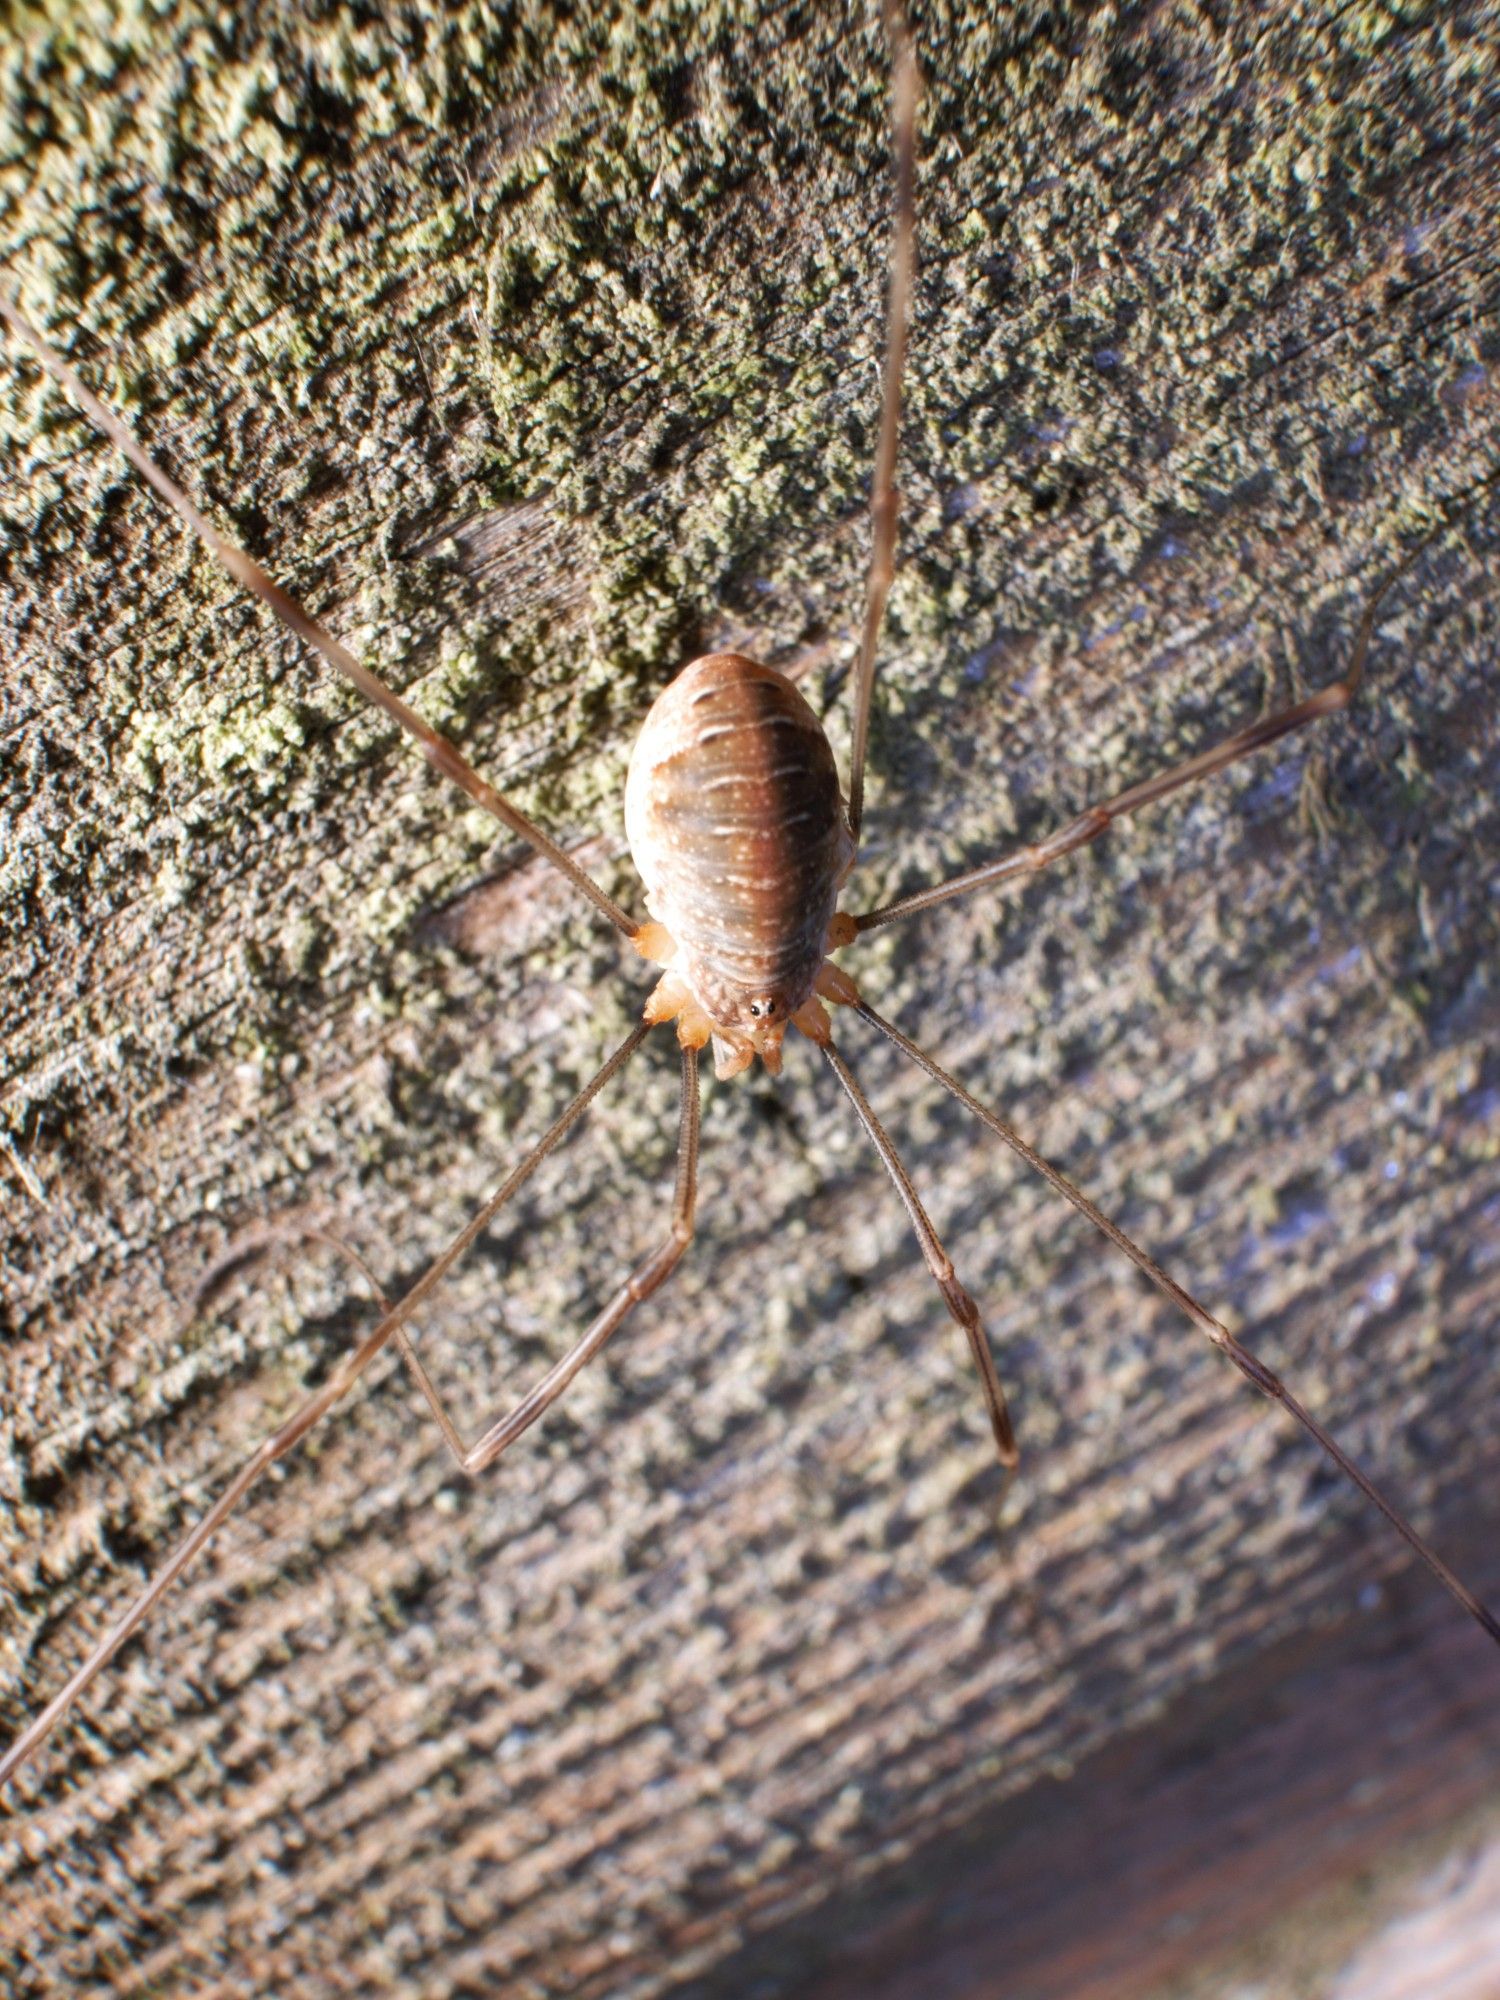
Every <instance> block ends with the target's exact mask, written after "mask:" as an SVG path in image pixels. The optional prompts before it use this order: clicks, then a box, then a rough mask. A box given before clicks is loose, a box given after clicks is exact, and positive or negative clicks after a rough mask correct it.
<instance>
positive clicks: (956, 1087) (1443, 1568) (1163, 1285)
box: [855, 1001, 1500, 1645]
mask: <svg viewBox="0 0 1500 2000" xmlns="http://www.w3.org/2000/svg"><path fill="white" fill-rule="evenodd" d="M855 1011H856V1012H857V1013H858V1014H860V1015H861V1016H862V1017H863V1018H864V1019H865V1020H866V1021H868V1022H869V1023H870V1025H871V1026H872V1027H875V1028H878V1029H879V1030H880V1032H881V1034H883V1035H884V1036H885V1037H886V1039H887V1041H890V1042H893V1043H894V1044H895V1045H896V1047H897V1048H898V1049H900V1050H901V1052H902V1054H903V1055H906V1056H909V1057H910V1058H911V1060H912V1061H913V1062H914V1063H916V1065H917V1066H918V1068H919V1069H924V1070H926V1072H927V1074H928V1075H929V1076H930V1077H931V1078H932V1079H933V1081H934V1082H935V1083H940V1084H941V1085H942V1086H943V1088H944V1090H946V1091H948V1092H949V1093H950V1095H952V1096H953V1097H956V1098H957V1099H958V1101H959V1103H960V1104H962V1105H964V1106H965V1107H966V1108H967V1109H968V1110H970V1111H972V1112H973V1114H974V1116H975V1117H976V1118H977V1119H979V1121H980V1122H981V1124H984V1125H987V1126H988V1127H989V1129H990V1130H991V1131H992V1132H993V1133H994V1134H995V1136H996V1137H997V1138H998V1139H1001V1140H1003V1141H1004V1142H1005V1144H1006V1145H1007V1146H1009V1148H1010V1150H1011V1151H1012V1152H1013V1153H1014V1154H1016V1155H1017V1157H1018V1158H1019V1159H1022V1160H1024V1161H1025V1162H1026V1164H1027V1166H1028V1167H1031V1168H1033V1169H1034V1170H1035V1171H1036V1172H1037V1173H1039V1174H1040V1175H1041V1176H1042V1179H1043V1180H1045V1181H1046V1182H1047V1183H1048V1184H1049V1186H1051V1187H1053V1188H1055V1189H1056V1191H1057V1192H1058V1193H1059V1194H1060V1195H1061V1196H1062V1197H1063V1199H1064V1200H1065V1201H1068V1202H1071V1203H1072V1205H1073V1207H1074V1208H1076V1209H1077V1210H1078V1212H1079V1214H1080V1215H1084V1216H1087V1217H1088V1219H1089V1221H1090V1222H1092V1223H1093V1225H1094V1227H1095V1228H1096V1229H1097V1230H1099V1231H1100V1232H1101V1233H1102V1234H1103V1235H1105V1236H1107V1237H1108V1238H1109V1240H1110V1242H1111V1243H1113V1244H1114V1246H1115V1248H1116V1249H1117V1250H1120V1251H1123V1253H1124V1254H1125V1256H1127V1257H1128V1258H1129V1259H1130V1261H1131V1263H1132V1264H1134V1265H1135V1266H1136V1268H1137V1270H1140V1271H1143V1272H1144V1273H1145V1275H1146V1276H1147V1277H1148V1278H1149V1279H1150V1280H1151V1282H1152V1284H1153V1285H1155V1287H1156V1289H1157V1290H1158V1291H1159V1292H1161V1293H1163V1294H1164V1295H1165V1296H1166V1297H1167V1298H1169V1299H1170V1300H1171V1301H1172V1303H1173V1305H1174V1306H1176V1307H1177V1308H1178V1310H1179V1311H1180V1312H1182V1313H1184V1314H1185V1315H1186V1317H1187V1318H1188V1319H1190V1320H1191V1321H1192V1323H1193V1325H1194V1326H1196V1327H1197V1329H1198V1331H1199V1332H1200V1333H1202V1334H1204V1335H1206V1336H1207V1338H1208V1339H1209V1340H1211V1341H1212V1342H1213V1344H1214V1346H1215V1347H1217V1348H1218V1350H1219V1352H1220V1353H1221V1354H1223V1355H1226V1356H1227V1357H1228V1358H1229V1360H1231V1361H1232V1362H1233V1363H1234V1365H1235V1367H1236V1368H1238V1369H1239V1371H1240V1373H1241V1374H1242V1375H1243V1376H1244V1377H1245V1378H1246V1380H1247V1381H1250V1382H1252V1383H1254V1385H1255V1387H1256V1388H1257V1389H1259V1390H1260V1391H1261V1393H1262V1394H1263V1395H1266V1396H1269V1397H1270V1399H1271V1400H1272V1402H1274V1403H1279V1404H1280V1405H1281V1407H1282V1408H1283V1409H1284V1410H1286V1411H1288V1412H1289V1413H1290V1414H1291V1415H1292V1416H1294V1417H1295V1418H1296V1419H1297V1422H1298V1423H1299V1424H1301V1426H1302V1428H1303V1430H1305V1431H1306V1432H1307V1434H1308V1436H1309V1437H1310V1438H1312V1439H1313V1440H1314V1441H1315V1442H1316V1443H1317V1444H1319V1445H1321V1446H1322V1448H1323V1450H1324V1451H1325V1452H1326V1453H1327V1454H1328V1456H1329V1458H1331V1459H1332V1461H1333V1463H1334V1464H1335V1465H1336V1466H1337V1467H1338V1469H1339V1471H1340V1472H1342V1473H1343V1474H1344V1476H1345V1478H1346V1479H1348V1480H1350V1481H1351V1482H1352V1484H1354V1485H1355V1486H1357V1487H1358V1488H1359V1490H1360V1492H1361V1493H1363V1494H1364V1496H1365V1498H1366V1499H1367V1500H1369V1501H1371V1502H1372V1503H1373V1504H1374V1505H1375V1506H1376V1507H1378V1508H1379V1509H1380V1511H1381V1513H1382V1514H1384V1516H1385V1518H1386V1519H1387V1520H1388V1521H1389V1522H1390V1524H1391V1526H1392V1527H1393V1528H1394V1529H1395V1530H1396V1533H1397V1534H1398V1535H1400V1537H1401V1538H1402V1540H1403V1541H1404V1542H1405V1543H1406V1544H1407V1546H1408V1547H1409V1548H1411V1549H1412V1550H1413V1551H1414V1552H1415V1553H1416V1554H1417V1555H1418V1556H1420V1557H1421V1559H1422V1561H1423V1562H1424V1563H1425V1564H1426V1565H1427V1567H1428V1569H1430V1570H1431V1572H1432V1574H1433V1575H1434V1576H1435V1577H1436V1578H1437V1580H1438V1582H1439V1583H1440V1584H1442V1586H1443V1588H1444V1589H1445V1590H1446V1591H1448V1593H1449V1594H1450V1595H1451V1596H1452V1597H1454V1598H1456V1599H1457V1601H1458V1602H1459V1603H1460V1604H1461V1605H1462V1606H1463V1608H1464V1610H1465V1611H1467V1612H1468V1614H1469V1616H1470V1617H1471V1618H1472V1619H1474V1620H1475V1622H1476V1623H1477V1624H1478V1625H1480V1626H1481V1627H1482V1628H1483V1629H1484V1631H1485V1632H1487V1633H1488V1634H1489V1636H1490V1638H1492V1639H1493V1640H1494V1641H1495V1642H1496V1644H1497V1645H1500V1620H1497V1619H1496V1617H1495V1616H1494V1614H1493V1613H1492V1612H1491V1611H1490V1610H1488V1609H1487V1608H1486V1606H1485V1605H1483V1604H1481V1603H1480V1601H1479V1599H1478V1598H1477V1597H1476V1596H1475V1595H1474V1593H1473V1591H1471V1590H1470V1589H1469V1587H1468V1585H1467V1584H1465V1583H1464V1582H1462V1581H1461V1579H1460V1578H1459V1577H1457V1576H1456V1575H1455V1574H1454V1572H1453V1571H1452V1570H1451V1569H1449V1567H1448V1565H1447V1564H1446V1563H1445V1562H1444V1561H1443V1559H1442V1557H1441V1556H1439V1555H1438V1554H1437V1553H1436V1552H1435V1551H1434V1550H1433V1549H1430V1548H1429V1547H1428V1545H1427V1543H1426V1542H1424V1541H1423V1539H1422V1537H1421V1536H1420V1535H1419V1534H1418V1533H1417V1531H1416V1529H1415V1528H1414V1527H1413V1526H1412V1525H1411V1523H1410V1522H1409V1521H1408V1520H1407V1518H1406V1516H1405V1515H1404V1514H1402V1513H1401V1512H1400V1511H1399V1509H1398V1508H1396V1507H1395V1506H1394V1505H1393V1504H1392V1503H1391V1502H1390V1501H1389V1500H1387V1499H1386V1497H1385V1495H1384V1494H1383V1493H1382V1492H1381V1491H1380V1488H1379V1487H1378V1486H1376V1484H1375V1483H1374V1481H1373V1480H1372V1479H1370V1478H1369V1477H1368V1476H1367V1475H1366V1474H1365V1473H1363V1472H1361V1471H1360V1469H1359V1467H1358V1466H1357V1465H1356V1464H1355V1463H1354V1461H1353V1460H1352V1459H1351V1458H1350V1457H1349V1456H1348V1455H1347V1453H1346V1452H1345V1451H1344V1450H1343V1448H1342V1446H1340V1445H1338V1444H1336V1443H1335V1442H1334V1440H1333V1438H1331V1437H1330V1436H1329V1434H1328V1432H1327V1431H1326V1430H1324V1428H1323V1426H1322V1425H1321V1424H1320V1423H1319V1422H1318V1420H1317V1418H1316V1417H1314V1416H1313V1415H1312V1413H1311V1412H1310V1411H1309V1410H1307V1409H1305V1408H1304V1407H1303V1405H1302V1404H1301V1403H1299V1402H1298V1400H1297V1398H1296V1397H1295V1396H1294V1395H1293V1394H1292V1392H1291V1391H1290V1390H1289V1389H1288V1388H1287V1386H1286V1384H1285V1383H1284V1382H1283V1381H1282V1380H1281V1378H1280V1377H1279V1376H1278V1375H1275V1374H1273V1373H1272V1371H1271V1370H1270V1369H1269V1368H1267V1367H1266V1365H1265V1363H1264V1362H1263V1361H1258V1360H1257V1359H1256V1357H1255V1356H1254V1355H1253V1354H1252V1353H1251V1352H1250V1351H1249V1349H1248V1348H1246V1347H1242V1346H1241V1345H1240V1343H1239V1341H1237V1340H1236V1339H1235V1337H1234V1335H1233V1334H1232V1333H1231V1332H1230V1331H1229V1328H1228V1327H1227V1326H1225V1324H1224V1322H1223V1321H1222V1320H1217V1319H1215V1318H1214V1316H1213V1314H1212V1313H1210V1312H1208V1311H1207V1310H1206V1309H1205V1308H1204V1307H1203V1306H1201V1305H1199V1303H1198V1301H1197V1300H1196V1299H1195V1298H1194V1297H1193V1296H1192V1294H1191V1293H1190V1292H1188V1291H1185V1290H1184V1289H1183V1287H1182V1286H1181V1285H1179V1284H1178V1283H1177V1281H1176V1279H1175V1278H1171V1277H1169V1276H1168V1275H1167V1273H1166V1272H1165V1271H1164V1270H1163V1269H1162V1267H1161V1265H1160V1264H1158V1263H1157V1262H1156V1259H1155V1258H1154V1257H1152V1256H1150V1255H1149V1254H1148V1253H1147V1252H1146V1251H1144V1250H1142V1249H1141V1248H1140V1246H1139V1245H1138V1244H1136V1243H1133V1242H1132V1241H1131V1239H1130V1238H1129V1237H1128V1236H1127V1235H1126V1234H1125V1232H1124V1230H1123V1229H1121V1228H1120V1226H1119V1224H1118V1223H1115V1222H1111V1221H1110V1219H1109V1217H1108V1216H1107V1215H1105V1214H1104V1212H1103V1211H1102V1210H1101V1209H1098V1208H1096V1207H1095V1206H1094V1204H1093V1202H1091V1201H1090V1200H1089V1198H1088V1196H1087V1195H1086V1194H1084V1193H1083V1192H1082V1191H1081V1190H1080V1189H1078V1188H1076V1187H1074V1185H1073V1183H1072V1182H1071V1181H1070V1180H1069V1179H1068V1178H1067V1176H1066V1175H1065V1174H1062V1173H1060V1172H1059V1171H1058V1169H1057V1168H1056V1167H1054V1166H1053V1165H1052V1164H1051V1162H1050V1161H1048V1160H1044V1159H1043V1158H1042V1156H1041V1154H1040V1153H1038V1152H1037V1151H1036V1150H1035V1148H1034V1147H1032V1146H1029V1145H1027V1143H1026V1141H1025V1140H1024V1139H1023V1138H1022V1137H1021V1135H1020V1134H1019V1132H1017V1131H1016V1130H1015V1128H1014V1127H1013V1126H1011V1125H1007V1124H1006V1122H1005V1120H1004V1119H1003V1118H1000V1117H997V1116H996V1114H995V1113H994V1112H993V1111H989V1110H986V1108H985V1106H984V1105H982V1104H980V1103H979V1102H978V1100H977V1099H975V1098H973V1097H971V1096H970V1095H969V1093H968V1091H967V1090H965V1089H964V1087H963V1085H962V1084H961V1083H960V1082H959V1081H958V1079H957V1078H956V1077H954V1076H950V1075H949V1073H948V1071H947V1070H945V1069H944V1068H943V1067H942V1065H941V1063H938V1062H935V1061H934V1060H933V1058H932V1057H931V1056H930V1055H928V1053H927V1051H926V1050H925V1049H923V1048H920V1047H919V1046H918V1045H917V1043H915V1042H914V1041H912V1039H911V1038H910V1036H908V1035H903V1034H902V1032H901V1030H900V1029H899V1028H898V1027H896V1026H895V1025H894V1023H893V1022H890V1021H887V1020H885V1019H884V1018H883V1017H882V1016H881V1015H879V1014H877V1013H876V1012H875V1009H874V1008H873V1007H868V1006H866V1005H865V1004H864V1002H863V1001H861V1002H860V1003H859V1004H858V1005H857V1007H856V1009H855Z"/></svg>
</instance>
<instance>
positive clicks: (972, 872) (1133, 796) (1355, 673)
mask: <svg viewBox="0 0 1500 2000" xmlns="http://www.w3.org/2000/svg"><path fill="white" fill-rule="evenodd" d="M1438 532H1439V533H1441V530H1438ZM1431 540H1432V537H1431V536H1428V537H1426V538H1425V539H1424V540H1423V541H1421V542H1419V543H1418V545H1417V547H1416V548H1415V549H1413V550H1412V552H1411V554H1410V555H1408V556H1407V557H1406V558H1405V559H1404V560H1403V561H1402V562H1401V563H1399V564H1398V565H1397V567H1396V568H1395V569H1393V570H1392V571H1391V572H1390V574H1389V575H1388V576H1386V577H1384V578H1383V579H1382V581H1381V582H1380V584H1379V585H1378V586H1377V588H1376V590H1375V593H1374V595H1373V596H1372V597H1371V599H1370V602H1369V604H1368V605H1367V606H1366V607H1365V613H1364V616H1363V617H1362V618H1361V619H1360V621H1359V631H1358V633H1357V634H1356V636H1355V641H1354V653H1353V657H1352V659H1351V660H1350V663H1349V667H1348V670H1347V671H1346V672H1345V673H1344V675H1343V676H1342V678H1341V679H1339V680H1336V681H1333V682H1331V683H1330V684H1329V685H1328V686H1327V687H1325V688H1320V689H1319V690H1318V692H1317V693H1316V694H1311V695H1308V696H1307V698H1306V699H1305V700H1303V701H1298V702H1293V703H1292V704H1291V706H1290V707H1288V708H1282V709H1278V710H1277V712H1276V713H1275V714H1274V715H1267V716H1264V717H1262V719H1261V720H1260V721H1259V722H1252V723H1251V724H1250V725H1249V727H1248V728H1245V729H1237V730H1236V731H1235V733H1234V734H1233V735H1232V736H1226V737H1225V739H1224V741H1223V742H1222V743H1218V744H1215V746H1214V747H1213V749H1211V750H1204V751H1200V753H1199V754H1198V755H1197V756H1196V757H1189V758H1187V759H1186V760H1185V762H1183V763H1181V764H1175V765H1173V767H1172V769H1171V770H1170V771H1163V772H1161V773H1160V774H1159V775H1158V776H1157V777H1154V778H1147V779H1145V780H1144V781H1143V782H1142V783H1141V784H1139V785H1131V786H1130V787H1129V788H1128V789H1127V790H1126V791H1123V792H1120V793H1119V794H1117V796H1116V797H1114V798H1112V799H1106V800H1104V801H1103V803H1102V804H1100V805H1097V806H1089V807H1088V808H1087V810H1086V811H1084V812H1081V813H1080V814H1079V815H1078V817H1077V818H1076V819H1072V820H1069V821H1068V823H1067V825H1066V826H1061V827H1059V828H1058V829H1057V831H1056V832H1055V833H1051V834H1049V835H1048V836H1047V838H1046V839H1045V840H1039V841H1037V842H1036V843H1035V844H1034V845H1033V846H1031V847H1022V848H1018V849H1017V850H1016V852H1015V853H1013V854H1004V855H1001V856H1000V857H999V859H997V860H995V861H986V862H983V863H981V865H980V866H979V867H978V868H970V869H968V870H966V871H965V873H964V874H962V875H955V876H954V877H953V879H952V881H951V882H938V883H936V884H935V885H934V886H933V887H932V888H930V889H919V890H918V891H917V892H916V894H915V895H911V896H902V897H900V898H899V899H898V900H897V901H896V902H894V903H886V904H885V905H884V906H883V907H882V908H880V909H878V910H866V911H865V913H864V914H863V916H854V917H842V918H839V919H838V920H837V922H838V923H840V924H841V925H843V926H845V927H846V929H847V932H848V934H847V936H846V937H845V938H844V940H843V941H844V942H846V943H847V942H849V940H850V939H851V938H852V937H854V936H855V935H857V934H858V933H859V932H861V931H873V930H876V929H878V928H879V927H880V925H882V924H893V923H895V922H896V921H897V920H898V919H899V918H901V917H911V916H915V915H916V913H917V911H918V910H930V909H931V908H932V907H933V905H934V904H936V903H946V902H948V901H950V900H951V899H952V898H953V897H954V896H965V895H967V894H968V893H969V891H970V890H971V889H993V888H996V887H998V886H999V885H1000V884H1002V883H1006V882H1013V881H1016V880H1018V879H1020V878H1021V877H1023V876H1026V875H1034V874H1036V873H1037V872H1038V870H1039V869H1042V868H1047V867H1049V866H1050V865H1051V864H1052V863H1053V862H1054V861H1060V860H1061V859H1062V857H1063V856H1064V855H1065V854H1072V853H1073V852H1074V851H1075V850H1076V849H1077V848H1080V847H1086V846H1087V845H1088V844H1089V842H1090V841H1092V840H1097V839H1098V838H1099V836H1100V834H1101V833H1103V832H1105V831H1106V829H1107V828H1109V827H1111V826H1113V825H1114V823H1115V821H1116V820H1117V819H1123V818H1125V816H1126V815H1127V814H1128V813H1133V812H1137V811H1139V809H1140V808H1141V807H1142V806H1148V805H1150V804H1152V802H1153V801H1154V800H1156V799H1163V798H1165V797H1166V796H1167V794H1168V793H1169V792H1176V791H1181V790H1182V788H1183V786H1185V785H1192V784H1196V783H1197V781H1198V780H1199V779H1200V778H1206V777H1209V776H1210V775H1211V774H1212V773H1213V772H1215V771H1222V770H1223V769H1224V767H1225V766H1226V765H1228V764H1233V763H1235V762H1237V761H1238V759H1239V758H1241V757H1248V756H1249V755H1250V753H1251V752H1252V751H1254V750H1261V749H1264V748H1265V746H1266V745H1267V744H1268V743H1276V742H1279V741H1280V739H1281V738H1282V737H1283V736H1290V735H1291V733H1292V731H1293V730H1295V729H1301V728H1302V727H1303V726H1304V725H1305V724H1307V723H1309V722H1316V721H1317V720H1318V718H1319V717H1320V716H1323V715H1335V714H1337V712H1338V711H1339V710H1340V709H1342V708H1347V707H1348V705H1349V703H1350V702H1351V701H1352V700H1353V699H1354V696H1355V693H1356V691H1357V690H1358V688H1359V684H1360V681H1361V680H1362V678H1363V677H1364V670H1365V656H1366V654H1367V653H1368V652H1369V650H1370V637H1371V634H1372V633H1373V631H1374V629H1375V618H1376V615H1377V613H1378V612H1379V610H1380V606H1381V602H1382V600H1383V599H1384V597H1385V594H1386V592H1387V591H1388V590H1389V589H1390V588H1391V586H1392V584H1394V583H1395V582H1396V581H1397V579H1398V578H1399V577H1401V576H1404V575H1405V573H1406V571H1407V570H1409V569H1410V568H1411V566H1412V564H1413V563H1414V562H1415V561H1416V560H1417V558H1418V557H1419V556H1420V555H1421V554H1422V553H1423V551H1424V550H1425V549H1426V548H1427V546H1428V543H1429V542H1430V541H1431Z"/></svg>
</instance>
